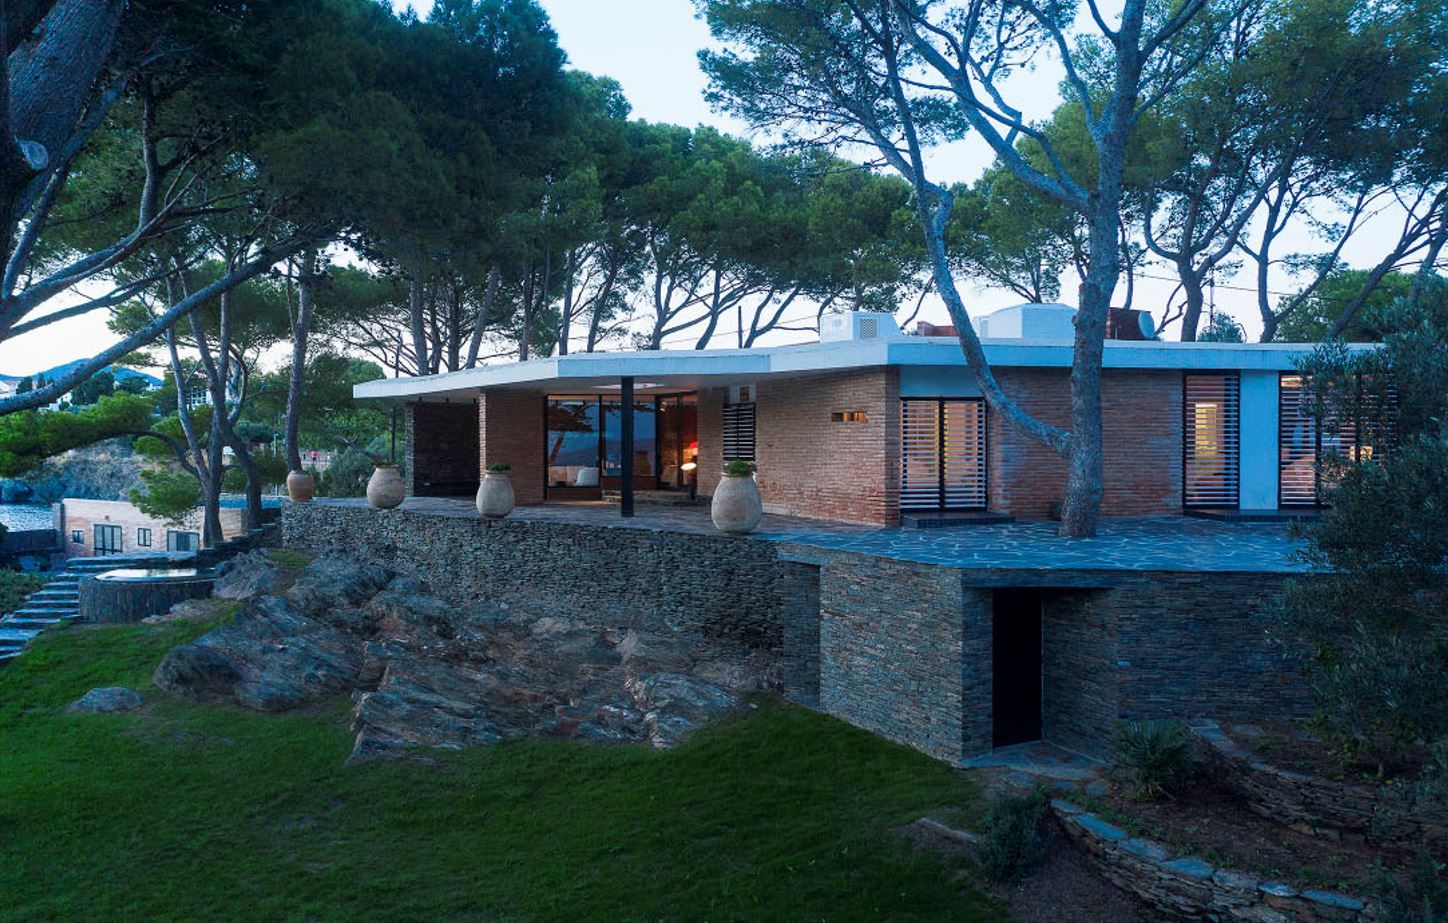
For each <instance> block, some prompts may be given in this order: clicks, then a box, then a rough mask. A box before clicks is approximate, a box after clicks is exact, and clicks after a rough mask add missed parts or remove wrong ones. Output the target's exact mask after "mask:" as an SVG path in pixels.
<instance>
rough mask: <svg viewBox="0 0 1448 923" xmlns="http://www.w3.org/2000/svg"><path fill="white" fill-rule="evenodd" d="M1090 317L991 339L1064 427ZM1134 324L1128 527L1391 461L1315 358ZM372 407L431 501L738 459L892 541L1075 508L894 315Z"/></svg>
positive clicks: (677, 476) (1127, 373)
mask: <svg viewBox="0 0 1448 923" xmlns="http://www.w3.org/2000/svg"><path fill="white" fill-rule="evenodd" d="M1074 313H1075V312H1074V310H1073V309H1071V308H1069V307H1066V306H1064V305H1021V306H1019V307H1014V308H1007V309H1004V310H1002V311H998V312H996V313H994V314H992V315H990V316H989V317H986V318H983V319H982V321H981V323H980V325H979V326H980V331H981V335H982V339H983V343H984V348H985V352H986V356H987V358H988V359H989V361H990V363H991V367H992V369H993V371H994V374H995V376H996V378H997V380H998V381H999V383H1000V385H1001V387H1002V388H1003V390H1004V391H1005V392H1006V394H1007V395H1009V396H1010V397H1011V398H1013V399H1014V400H1015V401H1016V402H1017V403H1018V404H1019V405H1020V406H1021V407H1022V408H1023V409H1024V410H1025V411H1027V412H1028V413H1030V414H1032V415H1034V416H1035V417H1037V418H1038V419H1042V420H1046V421H1049V422H1051V423H1054V424H1057V425H1059V426H1062V427H1067V426H1069V423H1070V404H1069V394H1070V374H1071V360H1072V336H1073V333H1074ZM1125 313H1126V314H1131V313H1132V312H1125ZM1118 314H1122V312H1113V320H1114V321H1115V323H1113V325H1112V327H1113V331H1112V332H1113V334H1114V335H1115V337H1119V338H1112V339H1109V340H1108V341H1107V342H1106V344H1105V349H1104V360H1103V361H1104V371H1103V373H1102V381H1101V395H1102V415H1103V420H1102V425H1103V430H1104V433H1103V440H1104V451H1105V468H1106V483H1105V494H1104V499H1103V503H1102V512H1103V514H1104V515H1106V516H1148V515H1150V516H1157V515H1178V514H1182V513H1203V514H1207V515H1213V514H1223V515H1226V514H1232V515H1244V514H1269V513H1270V514H1276V513H1279V512H1281V511H1284V510H1289V511H1290V510H1294V509H1300V508H1311V507H1314V506H1317V505H1319V504H1320V503H1321V502H1322V499H1323V488H1324V486H1325V485H1323V484H1321V483H1319V466H1318V465H1317V464H1316V462H1317V459H1318V458H1319V456H1321V455H1322V454H1323V453H1324V452H1327V451H1329V450H1336V451H1338V452H1340V453H1342V454H1344V455H1348V456H1351V457H1357V458H1367V457H1372V456H1373V455H1374V453H1377V452H1381V451H1382V449H1383V448H1384V446H1385V443H1386V442H1387V441H1388V440H1390V439H1391V432H1390V428H1389V427H1388V423H1387V416H1386V415H1384V416H1383V418H1382V419H1379V420H1364V421H1358V423H1359V425H1357V426H1342V427H1336V428H1332V429H1333V431H1332V432H1326V431H1322V432H1320V431H1319V430H1318V429H1317V427H1316V426H1315V424H1314V421H1313V419H1312V418H1311V417H1310V416H1309V415H1308V413H1307V394H1306V389H1305V387H1304V382H1303V380H1302V378H1301V377H1300V376H1299V375H1298V374H1297V372H1296V363H1297V361H1298V360H1299V359H1301V358H1302V357H1304V356H1306V355H1308V354H1309V353H1310V352H1311V350H1312V348H1313V347H1312V345H1311V344H1300V343H1293V344H1278V343H1270V344H1255V343H1254V344H1243V343H1179V342H1162V341H1157V340H1151V339H1145V338H1144V336H1145V335H1147V334H1149V332H1150V331H1149V324H1148V329H1146V330H1143V329H1142V328H1143V324H1142V323H1140V321H1142V316H1141V315H1135V317H1134V318H1132V317H1126V316H1125V315H1124V314H1123V315H1122V316H1121V317H1117V316H1116V315H1118ZM1148 320H1149V319H1148ZM930 332H932V333H934V332H938V331H930ZM1350 348H1354V349H1370V348H1372V347H1371V346H1362V347H1350ZM356 395H357V396H358V397H359V398H389V399H393V400H401V401H405V402H406V403H407V407H408V414H407V433H408V450H407V451H408V459H407V460H408V464H407V466H406V469H407V472H408V477H409V488H410V490H411V492H412V494H413V495H417V496H427V495H433V496H445V495H466V494H468V493H471V492H472V491H473V490H474V489H475V488H476V487H477V484H478V480H479V478H480V476H481V475H480V471H481V470H483V469H485V468H486V467H487V466H488V465H489V464H494V463H507V464H509V465H511V466H512V476H513V482H514V487H515V489H516V491H517V494H518V501H519V502H520V503H525V504H536V503H544V502H566V501H570V500H590V499H593V500H596V499H598V498H600V497H601V496H603V494H604V492H605V491H608V490H610V489H615V490H616V489H618V488H620V487H621V485H622V483H623V481H624V479H625V478H629V479H631V481H632V484H633V486H634V489H635V491H638V492H646V491H679V490H686V489H687V488H688V487H689V486H690V485H691V483H693V484H695V485H696V486H697V489H698V491H699V492H701V493H704V494H708V493H710V492H711V491H712V489H713V487H714V485H715V484H716V483H718V481H719V477H720V471H721V469H722V467H723V465H724V464H725V463H726V462H728V461H731V460H736V459H739V460H746V461H752V462H755V463H757V465H758V469H759V470H758V482H759V487H760V492H761V494H762V496H763V498H764V503H765V509H766V510H767V511H770V512H776V513H787V514H792V515H796V516H804V517H814V518H820V519H830V520H840V521H847V522H857V523H868V524H875V525H894V524H897V523H899V522H901V520H902V516H910V515H914V514H921V515H931V514H936V513H940V512H964V511H981V512H988V513H996V514H1002V515H1008V516H1012V517H1015V518H1017V519H1044V518H1047V517H1048V516H1050V515H1052V514H1053V513H1054V512H1055V511H1056V510H1057V509H1058V507H1059V504H1060V502H1061V500H1062V499H1063V496H1064V492H1065V484H1066V466H1065V463H1064V462H1063V461H1062V460H1061V458H1060V457H1059V456H1057V455H1056V454H1055V453H1054V452H1052V451H1051V450H1050V449H1048V448H1046V447H1045V446H1043V445H1040V444H1039V443H1037V442H1035V441H1033V440H1031V439H1029V438H1027V437H1026V436H1024V435H1022V434H1021V433H1020V432H1018V431H1017V430H1016V429H1014V428H1013V427H1012V426H1010V425H1009V424H1008V423H1007V422H1006V421H1005V420H1004V419H1003V418H1002V417H1001V416H1000V415H999V414H995V413H993V412H991V411H990V410H989V409H988V408H987V406H986V404H985V401H984V400H983V398H982V397H981V393H980V390H979V389H978V388H977V387H976V385H975V382H974V379H973V378H972V376H971V375H970V373H969V370H968V369H967V368H966V367H965V360H964V358H963V356H962V354H961V350H960V347H959V345H958V343H957V342H956V340H955V338H954V337H953V336H906V335H904V334H902V333H901V332H900V330H899V328H898V327H897V325H896V324H895V321H894V318H893V317H892V316H890V315H888V314H870V313H852V314H838V315H828V316H826V317H825V318H824V326H823V329H822V331H821V336H820V341H819V342H817V343H811V344H805V345H797V346H777V347H764V348H752V349H724V350H697V351H696V350H679V351H643V352H618V353H585V354H575V355H568V356H555V357H550V358H545V359H535V360H531V361H528V362H520V363H513V364H510V365H492V366H484V367H481V368H475V369H469V370H465V371H459V372H450V373H446V374H440V375H429V376H422V377H416V378H396V379H385V380H380V381H373V382H368V383H365V384H362V385H359V386H357V388H356ZM626 405H631V407H630V409H629V410H628V411H627V412H628V413H629V414H630V415H631V417H632V427H631V429H632V444H631V445H627V444H626V443H627V442H628V438H627V434H626V433H625V431H624V430H625V428H624V426H623V425H622V424H623V414H624V411H623V408H624V407H625V406H626ZM696 478H697V481H695V479H696Z"/></svg>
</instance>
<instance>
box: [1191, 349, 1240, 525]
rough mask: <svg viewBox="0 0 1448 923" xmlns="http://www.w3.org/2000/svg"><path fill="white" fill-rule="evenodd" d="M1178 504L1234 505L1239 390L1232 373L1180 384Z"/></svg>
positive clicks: (1237, 475)
mask: <svg viewBox="0 0 1448 923" xmlns="http://www.w3.org/2000/svg"><path fill="white" fill-rule="evenodd" d="M1182 399H1183V419H1182V440H1183V445H1182V502H1183V503H1184V504H1185V505H1186V506H1188V507H1235V506H1237V505H1238V502H1239V495H1238V487H1239V484H1240V473H1241V388H1240V383H1239V380H1238V378H1237V376H1236V375H1222V374H1201V373H1195V372H1193V373H1188V374H1187V375H1185V376H1183V381H1182Z"/></svg>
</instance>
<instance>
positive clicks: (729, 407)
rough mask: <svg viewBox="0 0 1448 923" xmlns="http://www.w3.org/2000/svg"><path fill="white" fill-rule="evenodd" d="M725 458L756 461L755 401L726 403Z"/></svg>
mask: <svg viewBox="0 0 1448 923" xmlns="http://www.w3.org/2000/svg"><path fill="white" fill-rule="evenodd" d="M724 460H725V461H754V403H753V402H752V401H751V402H748V403H742V404H725V405H724Z"/></svg>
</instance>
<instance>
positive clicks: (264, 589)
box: [211, 551, 287, 600]
mask: <svg viewBox="0 0 1448 923" xmlns="http://www.w3.org/2000/svg"><path fill="white" fill-rule="evenodd" d="M286 579H287V575H286V571H285V570H284V569H282V568H280V567H277V565H276V564H275V563H274V562H273V561H272V560H271V559H270V558H268V557H267V555H266V552H265V551H249V552H247V553H246V554H243V555H238V556H237V557H234V558H232V559H231V560H229V561H225V562H223V563H222V565H221V576H220V577H217V578H216V583H215V584H214V585H213V586H212V588H211V595H212V596H216V597H219V598H221V599H243V600H244V599H252V598H254V597H257V596H262V595H265V594H267V593H275V592H277V591H278V590H280V589H281V588H282V586H284V585H285V583H286Z"/></svg>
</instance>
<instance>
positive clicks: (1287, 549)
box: [312, 497, 1309, 573]
mask: <svg viewBox="0 0 1448 923" xmlns="http://www.w3.org/2000/svg"><path fill="white" fill-rule="evenodd" d="M312 502H314V503H320V504H333V505H341V506H365V505H366V503H367V501H365V500H363V499H360V498H358V499H317V500H314V501H312ZM400 509H401V510H402V511H403V512H408V513H417V514H422V515H433V516H455V517H476V516H477V515H478V514H477V511H476V510H475V509H474V508H473V504H472V502H471V501H470V500H464V499H454V498H443V497H410V498H408V499H407V500H406V501H405V502H404V503H403V505H402V506H401V507H400ZM383 515H385V514H383ZM509 518H510V519H512V520H517V521H521V522H555V523H560V522H561V523H568V522H576V523H579V524H582V525H595V526H607V527H611V528H618V529H653V530H664V531H670V532H694V533H700V534H716V535H717V534H718V533H717V532H716V531H715V529H714V526H713V524H712V523H711V522H710V520H709V511H708V510H707V509H703V508H697V507H652V506H640V507H638V510H637V515H636V516H635V517H634V518H632V519H624V518H622V517H621V516H619V513H618V507H617V506H615V505H612V504H608V503H587V502H585V503H550V504H543V505H540V506H522V507H518V508H517V509H516V510H514V511H513V514H512V516H510V517H509ZM1056 529H1057V524H1056V523H1054V522H1008V523H991V524H970V525H964V526H959V527H955V528H946V529H926V530H918V529H899V528H879V527H873V526H861V525H851V524H848V523H834V522H827V521H823V520H814V519H801V518H798V517H792V516H774V515H766V516H765V517H764V519H763V520H762V521H761V522H760V525H759V528H758V529H757V530H755V531H754V532H752V533H750V534H749V535H747V536H742V539H744V540H753V541H771V542H786V543H791V544H795V545H801V546H807V547H812V548H818V549H822V550H825V551H846V552H858V553H861V554H870V555H876V556H879V557H885V558H893V559H897V560H906V561H914V562H918V563H924V564H938V565H941V566H945V567H959V568H967V569H1003V570H1071V571H1153V570H1164V571H1212V572H1237V573H1302V572H1306V571H1307V570H1309V567H1308V565H1307V564H1306V563H1304V562H1303V561H1302V560H1300V559H1299V557H1298V553H1299V552H1300V550H1301V548H1302V543H1301V542H1300V541H1299V540H1297V539H1295V538H1293V537H1292V536H1291V534H1290V531H1289V526H1288V525H1287V524H1285V523H1275V522H1221V521H1213V520H1207V519H1194V518H1188V517H1181V516H1160V517H1147V518H1134V519H1105V520H1103V521H1102V523H1101V526H1100V529H1099V532H1098V534H1097V536H1096V537H1095V538H1088V539H1066V538H1061V537H1060V536H1058V535H1057V534H1056Z"/></svg>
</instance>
